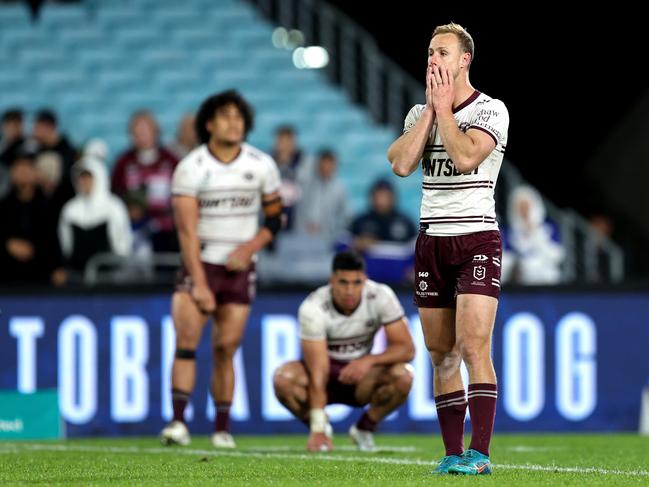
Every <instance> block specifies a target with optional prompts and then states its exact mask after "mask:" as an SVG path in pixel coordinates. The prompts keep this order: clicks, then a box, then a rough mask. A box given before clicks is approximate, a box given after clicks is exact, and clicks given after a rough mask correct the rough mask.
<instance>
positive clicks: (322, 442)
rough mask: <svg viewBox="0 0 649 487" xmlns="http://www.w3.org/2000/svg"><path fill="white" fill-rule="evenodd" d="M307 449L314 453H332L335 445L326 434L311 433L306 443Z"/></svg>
mask: <svg viewBox="0 0 649 487" xmlns="http://www.w3.org/2000/svg"><path fill="white" fill-rule="evenodd" d="M306 449H307V450H308V451H313V452H319V451H331V450H333V449H334V444H333V442H332V441H331V438H329V437H328V436H327V435H325V434H324V433H311V434H310V435H309V440H308V441H307V442H306Z"/></svg>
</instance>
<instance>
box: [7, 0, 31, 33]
mask: <svg viewBox="0 0 649 487" xmlns="http://www.w3.org/2000/svg"><path fill="white" fill-rule="evenodd" d="M31 23H32V21H31V15H30V13H29V10H28V8H27V5H26V4H24V3H23V2H14V3H9V4H0V35H1V34H3V33H4V29H5V28H6V27H9V26H23V27H25V26H28V25H30V24H31ZM3 37H4V36H3ZM3 42H4V39H3Z"/></svg>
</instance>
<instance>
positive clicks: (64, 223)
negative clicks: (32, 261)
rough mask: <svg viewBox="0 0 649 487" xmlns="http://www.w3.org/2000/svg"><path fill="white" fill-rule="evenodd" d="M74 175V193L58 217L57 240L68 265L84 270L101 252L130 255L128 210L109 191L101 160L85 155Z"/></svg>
mask: <svg viewBox="0 0 649 487" xmlns="http://www.w3.org/2000/svg"><path fill="white" fill-rule="evenodd" d="M73 178H74V183H75V188H76V192H77V195H76V196H75V197H74V198H72V199H71V200H70V201H68V202H67V203H66V204H65V206H64V207H63V210H62V211H61V218H60V219H59V240H60V243H61V250H62V253H63V256H64V258H65V259H66V260H67V263H68V266H69V267H70V268H72V269H75V270H83V268H84V267H85V265H86V263H87V262H88V260H89V259H90V258H91V257H92V256H93V255H95V254H98V253H103V252H110V253H113V254H115V255H118V256H121V257H127V256H129V255H130V253H131V248H132V245H133V235H132V233H131V225H130V222H129V219H128V212H127V211H126V207H125V206H124V203H123V202H122V200H121V199H119V198H118V197H117V196H115V195H113V194H111V192H110V190H109V182H108V173H107V171H106V168H105V167H104V165H103V163H102V162H101V161H99V160H98V159H95V158H93V157H85V158H84V159H82V160H80V161H79V162H77V163H76V164H75V165H74V167H73Z"/></svg>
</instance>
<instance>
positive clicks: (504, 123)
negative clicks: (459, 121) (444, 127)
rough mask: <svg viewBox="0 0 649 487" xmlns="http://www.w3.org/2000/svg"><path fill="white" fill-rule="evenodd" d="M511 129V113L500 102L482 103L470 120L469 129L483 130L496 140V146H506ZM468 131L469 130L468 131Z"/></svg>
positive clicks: (493, 100) (489, 101) (492, 100)
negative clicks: (508, 130) (508, 132)
mask: <svg viewBox="0 0 649 487" xmlns="http://www.w3.org/2000/svg"><path fill="white" fill-rule="evenodd" d="M508 128H509V112H508V111H507V107H505V104H504V103H503V102H502V101H500V100H495V99H491V100H488V101H486V102H485V103H482V104H481V105H480V107H479V108H478V109H477V110H476V111H475V113H474V114H473V116H472V117H471V119H470V120H469V127H468V129H477V130H481V131H483V132H485V133H487V134H488V135H490V136H491V138H493V139H494V142H495V143H496V145H498V144H506V142H507V129H508ZM468 129H467V130H468Z"/></svg>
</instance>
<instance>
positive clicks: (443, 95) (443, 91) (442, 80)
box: [431, 66, 455, 113]
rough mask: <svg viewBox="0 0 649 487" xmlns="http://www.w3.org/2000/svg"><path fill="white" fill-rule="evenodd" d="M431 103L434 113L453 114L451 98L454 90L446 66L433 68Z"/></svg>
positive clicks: (451, 77) (451, 76)
mask: <svg viewBox="0 0 649 487" xmlns="http://www.w3.org/2000/svg"><path fill="white" fill-rule="evenodd" d="M431 83H432V90H431V91H432V93H431V94H432V102H433V106H434V107H435V112H436V113H440V112H451V113H452V112H453V98H454V96H455V88H454V86H453V75H452V74H451V71H450V70H449V69H448V68H447V67H446V66H433V76H432V78H431Z"/></svg>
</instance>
